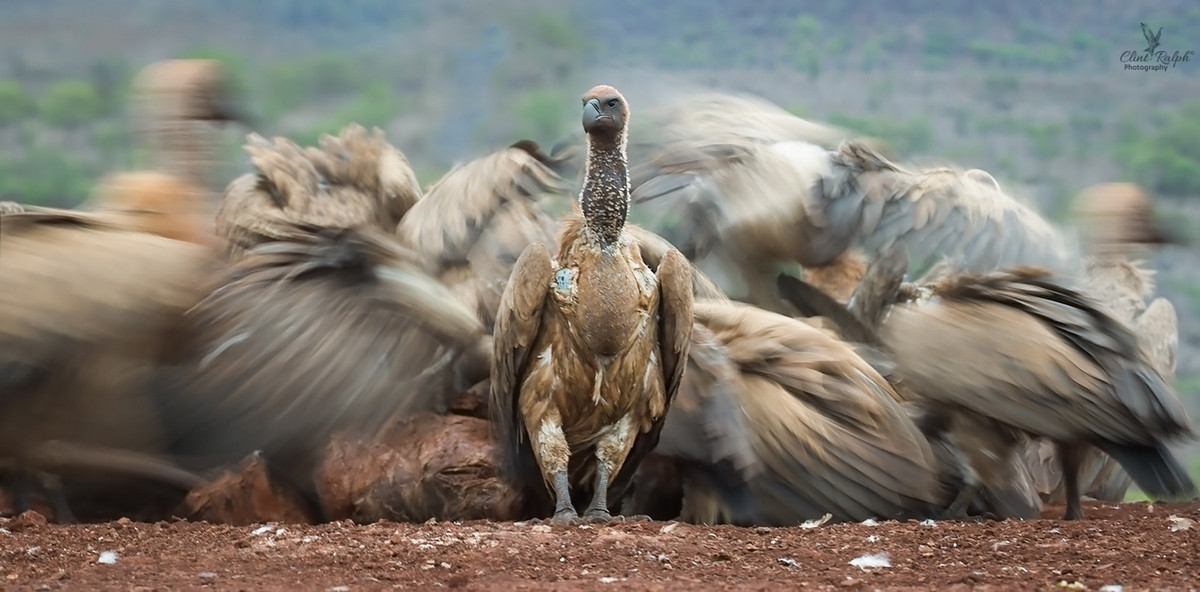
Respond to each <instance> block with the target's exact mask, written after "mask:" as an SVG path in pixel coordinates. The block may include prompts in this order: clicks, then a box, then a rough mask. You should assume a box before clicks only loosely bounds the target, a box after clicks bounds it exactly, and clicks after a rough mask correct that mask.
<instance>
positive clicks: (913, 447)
mask: <svg viewBox="0 0 1200 592" xmlns="http://www.w3.org/2000/svg"><path fill="white" fill-rule="evenodd" d="M696 319H697V322H698V323H700V324H702V325H704V326H705V327H707V328H708V329H709V330H711V331H713V333H714V334H715V335H716V337H717V339H718V340H719V341H720V342H721V343H722V344H723V345H724V347H725V348H726V349H727V350H728V352H729V355H730V357H731V359H732V361H733V362H734V363H735V364H736V365H737V366H738V368H739V374H738V381H737V383H738V388H737V393H738V396H739V400H740V406H741V407H742V409H743V410H744V412H745V413H746V414H747V419H748V421H749V422H750V424H751V425H752V426H753V429H752V430H751V433H752V434H753V435H752V443H753V448H754V451H755V454H756V455H757V456H758V458H759V459H760V462H761V463H762V464H763V473H762V474H761V475H760V476H758V477H756V478H754V479H752V480H751V482H750V487H751V491H752V492H753V495H754V497H755V502H756V505H757V515H755V516H753V517H752V518H750V520H752V521H754V522H757V523H765V524H774V525H784V524H796V523H798V522H801V521H804V520H808V519H812V518H818V517H820V516H821V515H822V514H824V513H825V512H830V513H832V514H833V515H834V517H835V518H836V519H838V520H864V519H866V518H870V517H878V518H884V517H901V516H926V515H929V514H930V512H931V511H932V509H934V508H936V507H938V506H939V505H940V504H941V503H942V502H943V498H944V493H943V492H942V491H940V489H939V485H938V483H937V473H936V465H935V458H934V456H933V451H932V450H931V449H930V448H929V445H928V443H926V441H925V438H924V437H923V436H922V434H921V433H920V432H919V431H918V429H917V426H916V424H914V423H913V422H912V420H911V419H910V418H909V417H908V415H907V414H906V413H905V411H904V410H903V409H902V408H901V406H900V403H899V395H897V394H896V393H895V392H894V391H893V389H892V388H891V386H890V385H889V384H888V382H887V381H886V380H885V379H884V378H883V377H882V376H881V375H879V373H878V372H876V371H875V370H874V369H873V368H871V366H870V365H868V364H867V363H866V362H865V361H864V360H862V359H861V358H860V357H859V356H858V355H856V354H855V352H854V351H853V350H852V349H851V348H850V347H849V346H848V345H847V344H845V343H844V342H842V341H840V340H838V339H837V338H836V337H834V336H833V335H832V334H830V333H827V332H825V331H821V330H819V329H816V328H813V327H811V326H809V325H807V324H805V323H803V322H800V321H798V320H794V319H789V318H787V317H783V316H780V315H777V314H774V313H771V312H768V311H764V310H760V309H757V308H754V307H750V306H746V305H741V304H736V303H698V304H697V305H696ZM708 518H709V519H711V518H713V517H708ZM722 518H723V519H729V518H730V517H729V516H723V517H722ZM745 520H747V518H746V517H741V521H745Z"/></svg>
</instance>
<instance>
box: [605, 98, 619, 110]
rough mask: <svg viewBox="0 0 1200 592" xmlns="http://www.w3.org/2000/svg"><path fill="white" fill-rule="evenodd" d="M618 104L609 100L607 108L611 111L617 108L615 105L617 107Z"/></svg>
mask: <svg viewBox="0 0 1200 592" xmlns="http://www.w3.org/2000/svg"><path fill="white" fill-rule="evenodd" d="M619 104H620V103H619V102H618V101H617V100H616V99H609V100H608V106H609V107H612V108H613V109H616V108H617V105H619Z"/></svg>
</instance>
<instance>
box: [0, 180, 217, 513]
mask: <svg viewBox="0 0 1200 592" xmlns="http://www.w3.org/2000/svg"><path fill="white" fill-rule="evenodd" d="M174 201H175V200H174V196H172V195H169V194H163V193H160V192H155V191H151V192H148V193H142V192H138V191H126V192H122V193H120V194H119V195H118V196H115V197H114V200H113V201H107V202H105V205H107V206H110V207H109V208H106V209H104V210H98V211H95V212H78V211H69V210H52V209H48V208H31V209H30V210H29V211H27V212H25V213H14V214H8V215H5V216H3V217H2V218H0V277H3V278H4V280H3V281H2V282H0V392H2V393H4V394H3V396H2V397H0V418H2V419H0V455H2V456H6V457H8V458H10V459H12V460H13V461H15V464H16V468H17V470H18V473H24V474H26V475H28V474H32V473H39V472H44V471H55V472H64V473H65V474H66V475H67V476H73V475H79V474H80V472H79V471H78V469H80V468H86V466H87V465H91V468H92V471H93V473H92V474H94V475H103V474H104V472H107V473H109V474H110V475H121V474H124V475H133V476H143V477H150V478H153V479H157V480H159V481H161V482H164V483H167V484H170V485H172V486H173V487H179V486H183V487H188V486H190V485H189V480H188V479H182V481H183V482H182V483H181V478H180V477H178V474H177V473H175V472H173V471H172V470H170V469H169V468H164V467H167V465H165V464H164V463H161V462H159V461H157V460H155V458H154V455H157V454H160V453H162V452H163V451H164V450H165V446H166V442H165V439H164V438H165V434H164V432H163V426H162V424H161V421H160V418H159V417H158V415H157V411H156V409H155V407H154V405H153V401H152V399H151V397H150V394H149V390H148V389H149V381H150V377H151V373H152V370H153V367H154V365H155V363H156V362H157V360H158V357H159V355H160V353H161V351H162V350H164V349H165V348H166V346H167V345H168V344H169V343H170V342H171V341H172V338H173V337H172V336H173V333H172V331H173V330H174V328H175V327H176V326H177V324H178V321H179V319H180V318H181V317H182V315H183V313H184V311H185V310H187V308H189V307H190V306H192V305H193V304H194V303H195V302H196V301H197V300H198V299H199V298H200V297H201V295H202V294H201V291H200V289H199V286H198V285H197V278H198V277H199V276H201V275H203V274H204V273H205V272H207V271H208V269H209V268H210V265H211V257H210V253H209V251H208V250H207V249H205V248H203V247H200V246H198V245H195V244H189V243H187V242H183V241H179V240H173V239H171V238H165V237H164V236H163V235H166V236H195V235H196V234H198V233H199V230H198V229H196V228H194V227H189V226H190V224H192V223H193V222H194V221H193V220H191V219H189V217H188V216H186V215H184V216H182V217H180V216H176V215H175V214H174V213H173V210H172V208H171V207H170V206H171V205H172V203H173V202H174ZM56 440H61V441H62V442H61V443H55V442H54V441H56ZM80 450H82V451H84V452H86V454H73V453H78V452H79V451H80ZM160 469H161V470H160ZM97 470H99V471H101V473H98V474H97V473H95V472H94V471H97ZM18 476H19V475H18ZM52 481H53V479H52ZM104 481H105V482H106V483H105V485H112V484H113V481H112V480H111V479H105V480H104ZM89 483H90V484H91V485H97V482H96V481H95V480H94V479H92V480H91V481H89ZM99 489H100V487H99V486H98V487H97V490H99ZM142 491H143V492H149V491H150V490H148V489H145V488H143V490H142ZM18 493H19V494H22V495H24V493H25V492H21V491H18ZM47 493H49V494H50V495H52V500H53V501H54V503H55V506H56V507H55V514H56V516H55V518H56V519H57V520H59V521H70V520H71V519H72V512H71V510H70V509H69V508H68V507H67V506H66V504H65V499H64V498H63V497H62V494H61V492H55V491H49V492H47ZM126 494H128V491H126ZM125 497H126V498H136V499H139V500H144V499H145V498H144V497H139V496H130V495H125Z"/></svg>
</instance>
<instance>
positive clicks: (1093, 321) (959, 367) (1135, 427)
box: [882, 267, 1196, 520]
mask: <svg viewBox="0 0 1200 592" xmlns="http://www.w3.org/2000/svg"><path fill="white" fill-rule="evenodd" d="M931 293H932V297H931V298H929V299H928V300H926V301H924V302H920V303H907V304H900V305H897V306H895V307H893V308H892V310H891V311H890V313H889V316H888V318H887V320H886V322H885V323H884V325H883V328H882V339H883V342H884V343H885V344H886V346H887V349H888V350H889V351H890V352H891V354H892V355H893V356H894V358H895V363H896V372H897V373H898V374H899V377H900V380H901V381H903V383H904V384H905V385H906V386H907V388H909V389H911V391H912V392H914V393H917V394H918V395H919V396H920V397H922V398H923V399H924V400H926V401H927V402H929V403H930V404H931V405H936V406H938V407H940V408H941V409H943V410H945V412H947V413H954V412H955V411H965V412H970V413H974V414H977V415H979V416H981V417H985V418H988V419H990V420H992V421H993V422H995V423H996V424H997V425H1002V426H1005V427H1007V428H1008V429H1009V431H1010V432H1011V433H1013V434H1014V436H1013V439H1017V438H1016V436H1015V434H1018V433H1019V434H1026V435H1030V436H1038V437H1043V438H1047V439H1050V440H1051V441H1053V442H1055V444H1056V454H1057V455H1058V461H1059V465H1060V468H1061V471H1062V475H1063V481H1064V488H1065V494H1066V505H1067V508H1066V514H1065V518H1066V519H1068V520H1070V519H1078V518H1081V517H1082V516H1083V510H1082V507H1081V505H1080V495H1081V493H1082V492H1081V490H1080V487H1079V478H1080V465H1081V463H1082V462H1083V460H1084V458H1085V456H1086V454H1087V450H1088V448H1089V447H1090V446H1095V447H1097V448H1099V449H1100V450H1102V451H1104V452H1105V453H1106V454H1108V455H1109V456H1111V457H1113V459H1115V460H1116V461H1117V462H1119V463H1120V464H1121V465H1122V466H1123V467H1124V468H1125V470H1126V471H1128V473H1129V474H1130V476H1131V477H1132V478H1133V480H1134V481H1135V482H1136V483H1137V484H1138V485H1139V486H1140V487H1141V488H1142V490H1143V491H1145V492H1146V493H1147V494H1148V495H1150V496H1151V497H1154V498H1178V497H1185V498H1186V497H1194V496H1195V495H1196V490H1195V485H1194V484H1193V483H1192V481H1191V479H1190V478H1188V476H1187V474H1186V472H1185V471H1184V469H1183V468H1182V467H1181V466H1180V465H1179V463H1178V461H1177V460H1176V459H1175V457H1174V456H1173V455H1172V453H1171V452H1170V450H1168V449H1167V447H1166V441H1167V440H1169V439H1171V438H1179V437H1189V436H1191V435H1192V434H1193V429H1192V427H1191V423H1190V420H1189V418H1188V417H1187V414H1186V412H1185V411H1184V408H1183V405H1182V403H1181V402H1180V401H1179V398H1178V396H1177V395H1176V394H1175V392H1174V389H1173V388H1172V387H1171V385H1170V384H1169V383H1168V381H1166V380H1165V379H1164V378H1163V376H1162V375H1161V374H1160V373H1159V372H1158V370H1156V369H1155V367H1154V365H1153V364H1152V363H1151V361H1150V360H1149V355H1148V354H1147V353H1146V350H1145V349H1144V348H1143V347H1142V346H1141V345H1140V344H1139V343H1138V337H1137V336H1136V335H1135V334H1134V333H1133V332H1132V331H1131V330H1130V329H1129V328H1128V327H1126V326H1125V325H1124V324H1123V323H1121V322H1120V321H1119V320H1118V319H1116V318H1114V317H1113V316H1111V315H1110V314H1108V313H1107V312H1105V311H1104V310H1103V309H1102V308H1101V305H1099V304H1098V303H1097V302H1096V301H1094V300H1093V299H1092V298H1090V297H1088V296H1086V295H1084V294H1083V293H1081V292H1079V291H1077V290H1074V289H1071V288H1067V287H1065V285H1064V283H1063V282H1062V281H1060V280H1058V279H1057V278H1055V276H1054V275H1053V274H1052V273H1050V272H1048V271H1046V270H1045V269H1040V268H1033V267H1014V268H1011V269H1006V270H1000V271H994V272H989V273H982V274H956V275H951V276H949V277H947V278H945V279H943V280H942V281H940V282H939V283H937V284H935V285H934V286H932V287H931ZM1019 445H1020V444H1019V442H1018V443H1014V446H1019Z"/></svg>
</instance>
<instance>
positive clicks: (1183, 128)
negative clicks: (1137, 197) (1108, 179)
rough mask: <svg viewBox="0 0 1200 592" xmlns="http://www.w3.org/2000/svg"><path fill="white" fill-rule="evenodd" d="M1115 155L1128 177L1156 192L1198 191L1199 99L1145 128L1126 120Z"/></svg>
mask: <svg viewBox="0 0 1200 592" xmlns="http://www.w3.org/2000/svg"><path fill="white" fill-rule="evenodd" d="M1116 154H1117V157H1118V159H1119V160H1120V161H1121V162H1122V164H1123V165H1124V166H1125V172H1126V174H1127V175H1129V177H1131V178H1133V179H1134V180H1136V181H1137V182H1139V183H1143V184H1145V185H1146V186H1148V187H1150V188H1151V189H1153V190H1154V191H1155V192H1157V193H1160V194H1165V195H1196V194H1200V99H1195V100H1192V101H1191V102H1189V103H1187V104H1185V105H1184V106H1183V107H1182V108H1181V109H1179V110H1178V111H1176V112H1174V113H1164V114H1162V116H1161V117H1159V118H1158V121H1157V122H1156V124H1155V125H1153V126H1152V128H1151V129H1148V130H1146V129H1142V128H1139V127H1138V126H1137V125H1136V124H1135V123H1133V122H1131V121H1125V122H1124V123H1123V124H1122V126H1121V128H1120V132H1119V134H1118V143H1117V148H1116Z"/></svg>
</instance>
